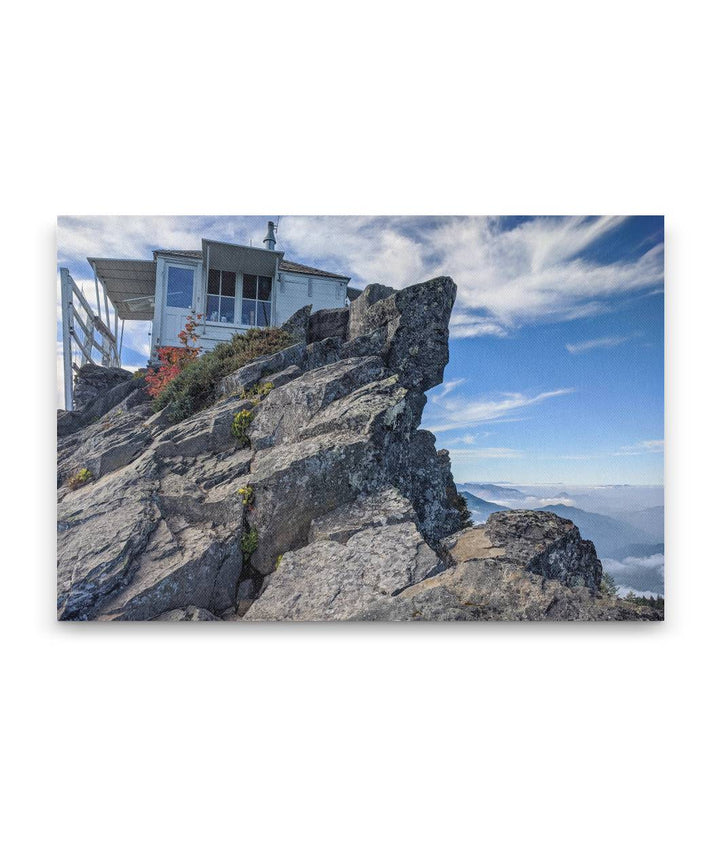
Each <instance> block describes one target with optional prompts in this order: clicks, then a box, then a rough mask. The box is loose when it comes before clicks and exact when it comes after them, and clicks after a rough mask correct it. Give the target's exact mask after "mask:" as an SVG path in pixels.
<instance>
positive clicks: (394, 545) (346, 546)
mask: <svg viewBox="0 0 720 856" xmlns="http://www.w3.org/2000/svg"><path fill="white" fill-rule="evenodd" d="M385 496H386V497H387V499H388V505H389V511H388V513H385V512H384V511H383V510H382V509H381V508H380V507H379V503H378V502H377V501H376V499H375V498H373V497H370V498H368V499H361V500H357V501H356V502H355V503H352V504H351V505H350V506H346V507H343V508H340V509H337V510H336V511H335V512H333V513H332V514H330V515H327V516H326V517H325V518H321V519H320V520H316V521H314V522H313V525H312V535H311V537H312V541H311V543H310V544H308V545H307V546H306V547H301V548H300V549H299V550H295V551H294V552H291V553H288V554H286V555H284V556H282V557H281V560H280V562H279V564H278V567H277V570H276V571H275V572H274V573H273V574H271V575H270V577H269V578H268V580H267V583H266V586H265V588H264V589H263V591H262V593H261V595H260V597H259V598H258V599H257V600H256V601H255V603H253V605H252V606H251V607H250V609H249V610H248V611H247V613H246V614H245V619H246V620H252V621H287V620H292V621H342V620H346V619H351V618H355V617H357V616H358V614H359V612H361V611H362V610H364V609H367V608H369V607H370V606H371V605H372V604H374V603H375V602H376V601H378V599H384V598H393V597H394V596H397V594H398V593H399V592H401V591H402V590H403V589H405V588H407V587H408V586H411V585H413V584H414V583H417V582H419V581H420V580H424V579H426V578H427V577H429V576H432V575H433V574H435V573H437V572H438V571H439V570H440V569H442V567H443V565H442V563H441V561H440V560H439V559H438V557H437V555H436V554H435V553H434V552H433V550H431V549H430V547H429V546H428V545H427V543H426V542H425V540H424V539H423V537H422V535H421V534H420V532H419V531H418V528H417V525H416V520H415V519H414V512H413V510H412V506H410V504H409V503H408V502H407V501H403V499H402V497H400V496H399V495H398V494H397V493H396V492H390V494H389V495H388V494H387V493H386V494H385ZM344 518H345V519H347V521H348V522H349V524H350V525H348V526H345V527H344V528H343V524H342V520H343V519H344ZM396 521H397V522H396ZM358 527H359V528H358Z"/></svg>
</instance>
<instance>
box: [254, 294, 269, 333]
mask: <svg viewBox="0 0 720 856" xmlns="http://www.w3.org/2000/svg"><path fill="white" fill-rule="evenodd" d="M270 308H271V307H270V304H269V303H265V302H264V301H262V300H258V304H257V314H258V321H257V325H258V327H269V326H270Z"/></svg>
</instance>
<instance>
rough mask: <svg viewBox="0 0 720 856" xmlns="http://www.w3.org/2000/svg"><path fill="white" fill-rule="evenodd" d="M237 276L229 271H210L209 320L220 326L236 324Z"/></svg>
mask: <svg viewBox="0 0 720 856" xmlns="http://www.w3.org/2000/svg"><path fill="white" fill-rule="evenodd" d="M236 280H237V274H235V273H233V272H232V271H227V270H215V269H214V268H210V270H209V271H208V293H207V307H206V312H207V315H206V317H207V320H208V321H214V322H216V323H219V324H234V323H235V285H236Z"/></svg>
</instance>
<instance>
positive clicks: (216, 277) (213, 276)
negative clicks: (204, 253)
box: [208, 268, 220, 294]
mask: <svg viewBox="0 0 720 856" xmlns="http://www.w3.org/2000/svg"><path fill="white" fill-rule="evenodd" d="M208 294H220V271H219V270H214V269H213V268H210V270H209V271H208Z"/></svg>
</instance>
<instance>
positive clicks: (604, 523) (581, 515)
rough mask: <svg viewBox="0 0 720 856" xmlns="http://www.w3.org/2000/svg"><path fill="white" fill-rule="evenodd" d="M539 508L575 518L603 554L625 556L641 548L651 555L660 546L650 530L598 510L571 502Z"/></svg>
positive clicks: (573, 519) (636, 553) (645, 553)
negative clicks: (587, 508)
mask: <svg viewBox="0 0 720 856" xmlns="http://www.w3.org/2000/svg"><path fill="white" fill-rule="evenodd" d="M538 510H539V511H551V512H553V513H554V514H557V515H558V517H564V518H566V519H567V520H572V522H573V523H574V524H575V525H576V526H577V527H578V529H579V530H580V534H581V535H582V537H583V538H587V539H588V540H589V541H592V542H593V543H594V544H595V549H596V550H597V552H598V555H599V556H601V557H602V556H606V557H609V558H612V559H624V558H625V557H626V556H631V555H638V553H639V551H642V553H643V555H650V554H651V550H652V549H654V548H655V547H656V546H657V544H656V543H655V542H653V541H652V539H651V538H649V537H648V535H647V533H646V532H644V531H642V530H641V529H638V528H636V527H634V526H631V525H630V524H629V523H624V522H623V521H621V520H616V519H615V518H614V517H608V516H606V515H605V514H595V513H593V512H591V511H584V510H583V509H582V508H574V507H573V506H569V505H544V506H543V507H542V508H540V509H538ZM643 545H644V546H643ZM631 548H632V552H631ZM646 551H647V552H646Z"/></svg>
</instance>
